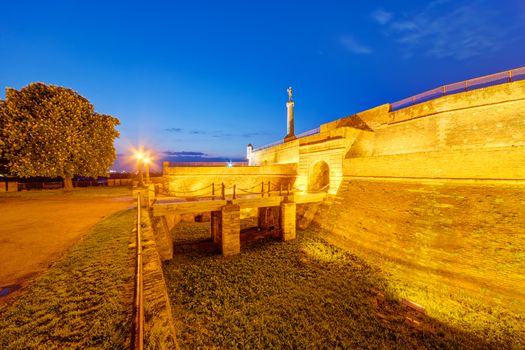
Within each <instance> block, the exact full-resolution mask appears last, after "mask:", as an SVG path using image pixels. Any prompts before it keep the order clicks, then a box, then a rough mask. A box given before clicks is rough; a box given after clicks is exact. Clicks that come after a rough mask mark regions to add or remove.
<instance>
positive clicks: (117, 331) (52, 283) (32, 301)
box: [0, 211, 134, 349]
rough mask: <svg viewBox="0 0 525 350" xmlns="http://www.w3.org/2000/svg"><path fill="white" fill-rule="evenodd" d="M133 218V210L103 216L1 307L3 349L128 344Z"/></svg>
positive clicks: (121, 345) (131, 286)
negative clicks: (12, 299) (18, 293)
mask: <svg viewBox="0 0 525 350" xmlns="http://www.w3.org/2000/svg"><path fill="white" fill-rule="evenodd" d="M133 218H134V212H133V211H124V212H119V213H116V214H114V215H112V216H110V217H108V218H106V219H104V220H103V221H101V222H100V223H99V224H97V225H96V226H95V227H94V228H93V229H92V231H91V232H90V233H88V235H87V236H86V237H85V238H84V239H83V240H82V241H81V242H79V243H78V244H77V245H76V246H74V247H73V248H72V249H71V251H70V252H69V253H68V254H67V255H66V256H65V257H64V258H63V259H61V260H60V261H59V262H57V263H56V264H55V265H53V266H52V267H51V268H50V270H49V271H47V272H46V273H45V274H44V275H42V276H41V277H39V278H38V279H37V280H36V281H35V282H34V283H33V284H32V285H31V286H30V287H29V288H28V290H27V291H25V293H23V294H22V295H21V296H20V297H19V298H18V299H17V300H16V301H14V302H13V303H12V304H7V305H4V306H2V307H1V308H0V348H1V349H87V348H97V349H125V348H129V344H130V331H131V318H132V297H133V265H132V264H133V263H132V261H133V260H132V259H133V256H132V254H131V252H130V250H129V248H128V244H129V242H130V240H131V235H132V233H131V230H132V227H133ZM28 258H29V257H28Z"/></svg>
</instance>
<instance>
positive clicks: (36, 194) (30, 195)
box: [0, 186, 131, 199]
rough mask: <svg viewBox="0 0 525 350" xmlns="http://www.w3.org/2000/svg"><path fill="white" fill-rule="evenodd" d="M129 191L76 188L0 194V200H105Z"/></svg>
mask: <svg viewBox="0 0 525 350" xmlns="http://www.w3.org/2000/svg"><path fill="white" fill-rule="evenodd" d="M130 195H131V189H130V188H129V187H127V186H98V187H76V188H74V189H73V190H72V191H64V190H61V189H59V190H31V191H22V192H0V199H2V198H22V199H38V198H49V197H56V198H60V197H64V198H76V199H82V198H86V199H90V198H105V197H120V196H130Z"/></svg>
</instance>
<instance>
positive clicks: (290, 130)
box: [284, 101, 295, 142]
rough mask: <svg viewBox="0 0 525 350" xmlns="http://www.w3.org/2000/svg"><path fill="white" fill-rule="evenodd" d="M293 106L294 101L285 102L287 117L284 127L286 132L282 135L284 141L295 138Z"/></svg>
mask: <svg viewBox="0 0 525 350" xmlns="http://www.w3.org/2000/svg"><path fill="white" fill-rule="evenodd" d="M293 107H294V102H293V101H288V102H286V109H287V110H288V111H287V112H288V113H287V115H288V118H287V120H288V123H287V127H286V131H287V134H286V136H285V137H284V142H288V141H292V140H295V131H294V119H293Z"/></svg>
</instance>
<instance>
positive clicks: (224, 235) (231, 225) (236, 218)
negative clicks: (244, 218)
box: [221, 203, 241, 256]
mask: <svg viewBox="0 0 525 350" xmlns="http://www.w3.org/2000/svg"><path fill="white" fill-rule="evenodd" d="M221 250H222V255H223V256H230V255H236V254H239V253H240V252H241V208H240V206H239V205H237V204H231V203H228V204H226V205H225V206H224V207H222V209H221Z"/></svg>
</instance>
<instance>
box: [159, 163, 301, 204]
mask: <svg viewBox="0 0 525 350" xmlns="http://www.w3.org/2000/svg"><path fill="white" fill-rule="evenodd" d="M296 173H297V166H296V165H295V164H275V165H268V166H249V167H248V166H238V167H177V166H173V167H164V173H163V178H164V181H165V183H164V188H165V191H166V192H168V193H170V194H175V195H181V194H185V195H187V196H188V197H191V196H201V195H206V194H208V195H209V194H211V187H210V185H211V184H212V183H215V193H216V195H220V193H221V192H220V191H221V183H224V185H225V186H226V194H231V193H232V187H233V185H234V184H235V185H236V186H237V194H244V193H246V192H243V191H242V190H243V189H244V190H248V191H253V192H260V190H261V182H264V183H265V185H264V186H265V189H267V184H268V181H270V182H271V185H272V190H278V189H279V186H280V185H282V186H283V188H286V187H287V186H288V185H290V186H291V187H293V185H294V181H295V175H296Z"/></svg>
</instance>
